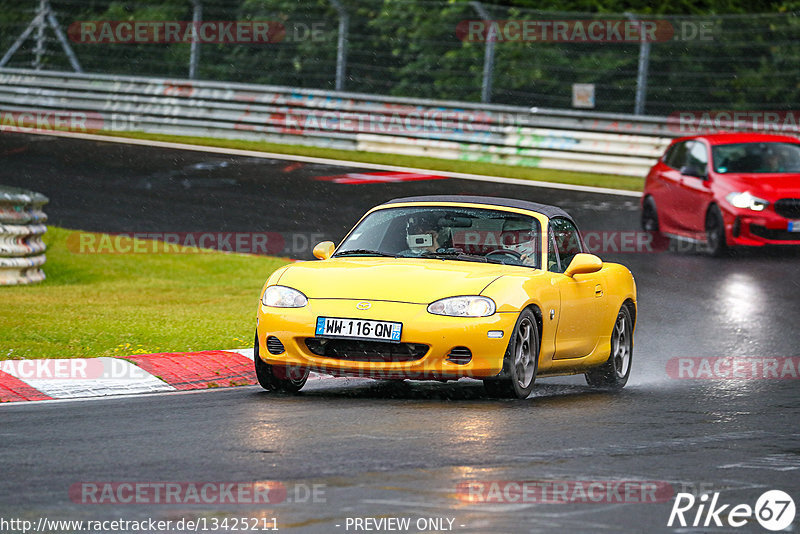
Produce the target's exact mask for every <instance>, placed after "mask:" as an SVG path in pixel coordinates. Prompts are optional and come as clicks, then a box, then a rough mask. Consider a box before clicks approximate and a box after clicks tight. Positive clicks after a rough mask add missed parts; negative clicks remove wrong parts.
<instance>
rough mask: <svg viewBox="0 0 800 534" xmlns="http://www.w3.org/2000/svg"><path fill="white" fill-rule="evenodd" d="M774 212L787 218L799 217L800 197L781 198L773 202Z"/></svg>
mask: <svg viewBox="0 0 800 534" xmlns="http://www.w3.org/2000/svg"><path fill="white" fill-rule="evenodd" d="M775 213H777V214H778V215H781V216H783V217H786V218H787V219H800V198H782V199H780V200H779V201H777V202H776V203H775Z"/></svg>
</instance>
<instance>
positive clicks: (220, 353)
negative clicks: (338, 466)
mask: <svg viewBox="0 0 800 534" xmlns="http://www.w3.org/2000/svg"><path fill="white" fill-rule="evenodd" d="M255 383H256V376H255V372H254V369H253V349H242V350H238V349H237V350H211V351H201V352H179V353H175V352H172V353H162V354H140V355H134V356H127V357H125V358H124V359H122V358H74V359H58V360H48V359H45V360H3V361H0V402H19V401H35V400H53V399H76V398H84V397H103V396H109V395H130V394H139V393H156V392H167V391H181V390H191V389H207V388H216V387H233V386H243V385H252V384H255Z"/></svg>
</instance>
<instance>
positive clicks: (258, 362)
mask: <svg viewBox="0 0 800 534" xmlns="http://www.w3.org/2000/svg"><path fill="white" fill-rule="evenodd" d="M258 352H259V348H258V333H256V340H255V346H254V347H253V361H254V363H255V368H256V378H257V379H258V383H259V384H260V385H261V387H262V388H264V389H266V390H267V391H283V392H285V393H297V392H298V391H300V389H301V388H302V387H303V386H305V385H306V380H308V369H307V368H305V367H284V366H280V365H270V364H268V363H267V362H265V361H264V360H262V359H261V357H260V356H259V355H258Z"/></svg>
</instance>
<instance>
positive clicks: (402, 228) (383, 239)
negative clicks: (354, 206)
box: [334, 206, 541, 269]
mask: <svg viewBox="0 0 800 534" xmlns="http://www.w3.org/2000/svg"><path fill="white" fill-rule="evenodd" d="M540 244H541V231H540V226H539V221H537V220H536V219H535V218H533V217H530V216H527V215H520V214H518V213H511V212H506V211H500V210H492V209H480V208H461V207H438V206H434V207H431V206H425V207H408V208H387V209H381V210H377V211H374V212H372V213H371V214H369V215H368V216H367V217H366V218H365V219H364V220H363V221H361V223H360V224H359V225H358V226H356V228H354V229H353V231H352V232H351V233H350V235H349V236H347V238H346V239H345V240H344V242H343V243H342V244H341V245H340V246H339V248H338V249H337V251H336V254H334V256H335V257H342V256H393V257H403V258H432V259H449V260H459V261H480V262H489V263H502V264H506V265H522V266H527V267H534V268H537V269H538V268H539V267H540V265H539V260H540V256H541V254H540Z"/></svg>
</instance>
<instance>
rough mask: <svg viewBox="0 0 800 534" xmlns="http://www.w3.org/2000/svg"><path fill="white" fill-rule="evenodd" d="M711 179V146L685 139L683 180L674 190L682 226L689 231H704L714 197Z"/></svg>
mask: <svg viewBox="0 0 800 534" xmlns="http://www.w3.org/2000/svg"><path fill="white" fill-rule="evenodd" d="M711 195H712V193H711V188H710V182H709V180H708V148H707V147H706V145H705V144H704V143H703V142H702V141H698V140H694V141H687V142H686V161H685V163H684V165H683V166H682V167H681V176H680V183H679V186H678V188H677V189H676V191H675V193H674V206H675V213H676V215H677V217H678V223H679V228H680V229H681V230H683V231H684V232H686V233H697V232H703V231H704V230H705V216H706V213H705V212H706V210H705V207H706V206H707V203H708V200H709V198H710V197H711Z"/></svg>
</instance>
